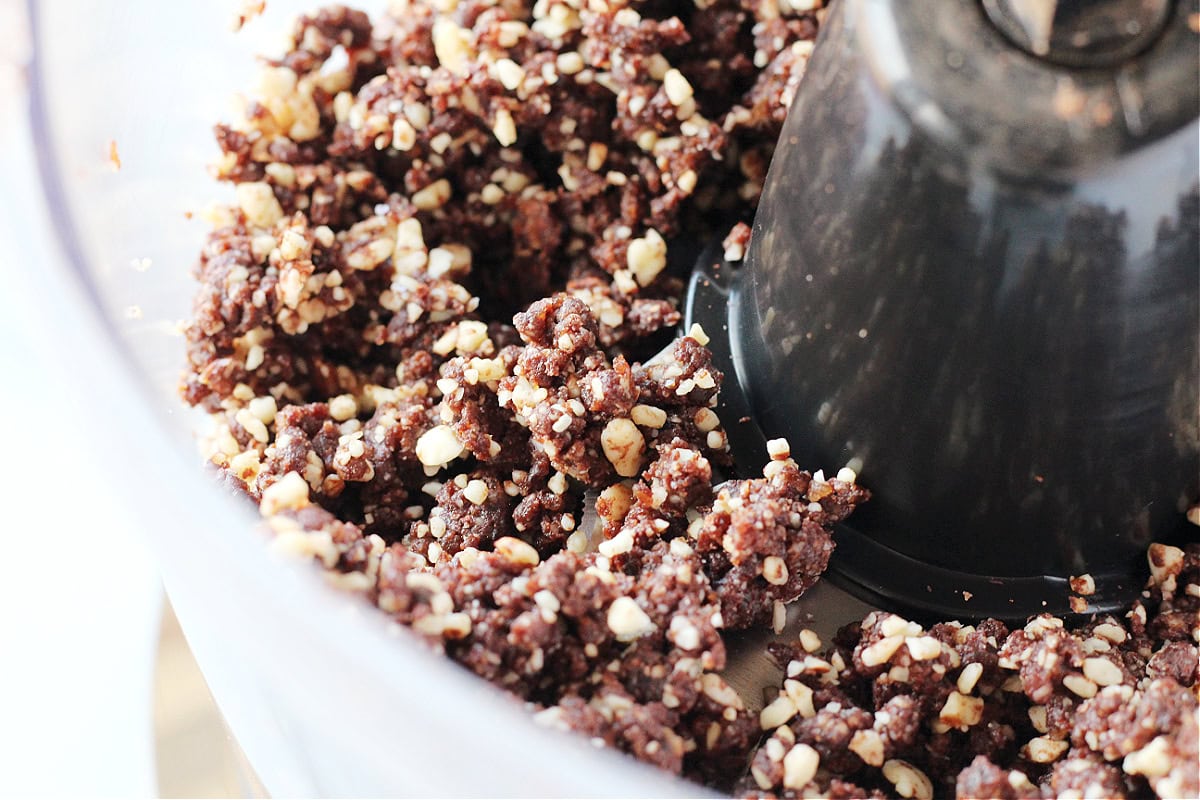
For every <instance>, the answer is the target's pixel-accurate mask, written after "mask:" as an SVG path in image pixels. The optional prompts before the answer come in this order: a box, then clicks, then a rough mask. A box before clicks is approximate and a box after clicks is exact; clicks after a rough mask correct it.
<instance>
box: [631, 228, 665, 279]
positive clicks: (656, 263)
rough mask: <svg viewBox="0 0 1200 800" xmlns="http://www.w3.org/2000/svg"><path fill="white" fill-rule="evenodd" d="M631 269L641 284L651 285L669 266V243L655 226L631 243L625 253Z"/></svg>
mask: <svg viewBox="0 0 1200 800" xmlns="http://www.w3.org/2000/svg"><path fill="white" fill-rule="evenodd" d="M625 261H626V263H627V264H628V266H629V271H630V272H632V273H633V277H634V278H635V279H636V280H637V282H638V285H639V286H649V285H650V284H651V283H652V282H653V281H654V279H655V278H657V277H658V274H659V273H660V272H662V271H663V269H664V268H665V267H666V266H667V243H666V241H665V240H664V239H663V238H662V236H661V235H660V234H659V232H658V231H656V230H654V229H653V228H651V229H649V230H648V231H646V235H645V236H644V237H642V238H640V239H634V240H633V241H631V242H630V243H629V249H628V251H626V254H625Z"/></svg>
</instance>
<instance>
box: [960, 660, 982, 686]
mask: <svg viewBox="0 0 1200 800" xmlns="http://www.w3.org/2000/svg"><path fill="white" fill-rule="evenodd" d="M982 675H983V664H980V663H979V662H978V661H972V662H971V663H970V664H967V665H966V666H965V667H963V668H962V672H960V673H959V674H958V682H957V684H956V685H957V687H958V691H959V692H961V693H962V694H970V693H971V692H972V691H974V689H975V684H976V683H978V682H979V678H980V677H981V676H982Z"/></svg>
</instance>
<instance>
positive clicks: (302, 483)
mask: <svg viewBox="0 0 1200 800" xmlns="http://www.w3.org/2000/svg"><path fill="white" fill-rule="evenodd" d="M308 490H309V486H308V481H306V480H304V478H303V477H302V476H301V475H300V473H299V472H289V473H287V474H286V475H284V476H283V477H282V478H280V479H279V480H277V481H275V483H273V484H271V485H270V486H268V487H267V488H266V489H264V490H263V493H262V502H260V503H259V504H258V510H259V512H260V513H261V514H262V515H263V516H264V517H269V516H271V515H273V514H278V513H279V512H281V511H289V510H290V511H295V510H299V509H301V508H304V507H305V506H307V505H308Z"/></svg>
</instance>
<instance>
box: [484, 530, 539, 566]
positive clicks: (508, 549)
mask: <svg viewBox="0 0 1200 800" xmlns="http://www.w3.org/2000/svg"><path fill="white" fill-rule="evenodd" d="M492 547H493V548H495V550H496V552H497V553H500V554H502V555H503V556H504V557H505V558H507V559H508V560H509V561H512V562H514V563H516V564H521V565H523V566H527V567H536V566H537V565H538V563H539V562H540V561H541V560H542V559H541V557H540V556H539V555H538V551H537V550H534V549H533V545H531V544H530V543H529V542H526V541H523V540H521V539H518V538H516V537H514V536H502V537H500V538H499V539H497V540H496V541H495V542H494V543H493V544H492Z"/></svg>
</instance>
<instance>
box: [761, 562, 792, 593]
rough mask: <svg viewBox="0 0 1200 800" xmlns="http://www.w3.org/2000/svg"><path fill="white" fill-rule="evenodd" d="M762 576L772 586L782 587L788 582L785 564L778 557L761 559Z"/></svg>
mask: <svg viewBox="0 0 1200 800" xmlns="http://www.w3.org/2000/svg"><path fill="white" fill-rule="evenodd" d="M762 574H763V578H765V579H766V581H767V583H769V584H771V585H772V586H783V585H784V584H785V583H787V580H788V568H787V563H785V562H784V560H783V559H782V558H780V557H779V556H767V557H766V558H765V559H763V571H762Z"/></svg>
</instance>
